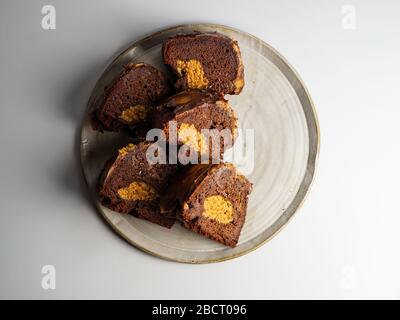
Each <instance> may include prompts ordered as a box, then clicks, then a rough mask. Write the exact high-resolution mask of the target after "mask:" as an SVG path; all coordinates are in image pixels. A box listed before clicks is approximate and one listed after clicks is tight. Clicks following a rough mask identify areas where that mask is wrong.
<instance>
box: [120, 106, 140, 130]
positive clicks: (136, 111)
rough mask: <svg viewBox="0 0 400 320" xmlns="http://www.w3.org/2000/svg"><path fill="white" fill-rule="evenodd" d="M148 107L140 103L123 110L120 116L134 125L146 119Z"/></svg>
mask: <svg viewBox="0 0 400 320" xmlns="http://www.w3.org/2000/svg"><path fill="white" fill-rule="evenodd" d="M146 115H147V108H146V106H145V105H142V104H138V105H136V106H133V107H129V108H128V109H126V110H124V111H122V114H121V115H120V118H121V119H122V120H124V121H125V122H126V123H128V124H130V125H133V124H136V123H138V122H140V121H143V120H145V119H146Z"/></svg>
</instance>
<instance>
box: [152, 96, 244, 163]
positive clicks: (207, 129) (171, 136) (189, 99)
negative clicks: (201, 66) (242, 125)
mask: <svg viewBox="0 0 400 320" xmlns="http://www.w3.org/2000/svg"><path fill="white" fill-rule="evenodd" d="M150 119H151V120H150V123H151V126H152V127H153V128H159V129H162V130H163V133H164V135H165V137H166V139H167V142H168V143H169V144H171V145H179V146H182V145H185V146H186V147H187V149H188V150H189V149H190V150H191V151H193V155H194V154H196V155H197V156H198V157H196V155H195V158H197V159H201V158H202V157H203V158H204V159H206V160H208V159H221V158H222V156H223V153H224V151H225V150H227V149H228V148H230V147H232V146H233V144H234V141H235V138H236V136H237V117H236V115H235V112H234V111H233V109H232V108H231V107H230V106H229V104H228V102H227V101H226V100H224V99H223V98H222V97H221V96H219V95H215V94H212V93H208V92H201V91H187V92H181V93H178V94H176V95H174V96H172V97H170V98H168V99H167V100H166V101H164V103H162V104H161V105H159V106H157V107H156V108H155V109H154V112H153V113H152V114H151V116H150ZM193 159H194V158H193ZM192 163H193V162H192Z"/></svg>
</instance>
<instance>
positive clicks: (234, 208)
mask: <svg viewBox="0 0 400 320" xmlns="http://www.w3.org/2000/svg"><path fill="white" fill-rule="evenodd" d="M177 181H180V182H179V185H174V186H172V187H171V188H169V193H168V194H167V195H165V196H164V197H163V198H162V199H161V202H160V207H161V213H162V214H164V215H166V216H172V215H173V214H176V215H177V217H178V219H179V220H181V221H182V224H183V226H184V227H186V228H187V229H190V230H192V231H194V232H197V233H199V234H202V235H203V236H206V237H207V238H210V239H212V240H215V241H218V242H220V243H222V244H224V245H227V246H230V247H235V246H236V245H237V243H238V240H239V236H240V232H241V230H242V227H243V224H244V222H245V219H246V211H247V202H248V196H249V194H250V192H251V189H252V184H251V183H250V182H249V181H248V180H247V178H246V177H244V176H243V175H241V174H239V173H238V172H237V171H236V169H235V167H234V166H233V165H232V164H228V163H221V164H214V165H194V166H191V167H189V168H187V169H186V170H185V171H184V172H182V174H181V176H180V178H179V179H177Z"/></svg>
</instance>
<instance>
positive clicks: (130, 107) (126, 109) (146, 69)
mask: <svg viewBox="0 0 400 320" xmlns="http://www.w3.org/2000/svg"><path fill="white" fill-rule="evenodd" d="M170 92H171V87H170V85H169V81H168V79H167V76H166V75H165V74H164V73H162V72H161V71H160V70H158V69H156V68H154V67H152V66H151V65H148V64H144V63H137V64H129V65H127V66H125V69H124V71H123V72H122V73H121V75H120V77H119V79H118V80H117V81H116V82H115V83H114V84H113V85H112V86H111V87H110V88H109V89H108V90H106V93H105V98H104V101H103V103H102V104H101V105H100V107H99V108H98V109H97V110H94V111H93V112H92V127H93V129H95V130H98V131H102V132H103V131H120V130H121V129H123V128H124V129H129V130H133V131H134V130H139V129H141V126H143V124H144V123H145V120H146V118H147V113H148V111H149V110H150V109H151V107H152V106H153V105H154V104H156V103H157V102H159V101H160V100H162V99H164V98H165V97H166V96H167V95H168V94H169V93H170ZM141 131H143V130H141Z"/></svg>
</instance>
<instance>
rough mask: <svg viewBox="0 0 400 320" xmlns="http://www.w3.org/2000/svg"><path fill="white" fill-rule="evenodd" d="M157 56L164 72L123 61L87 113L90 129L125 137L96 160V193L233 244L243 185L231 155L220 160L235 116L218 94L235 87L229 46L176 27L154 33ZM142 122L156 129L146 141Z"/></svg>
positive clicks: (240, 79)
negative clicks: (159, 39) (165, 34)
mask: <svg viewBox="0 0 400 320" xmlns="http://www.w3.org/2000/svg"><path fill="white" fill-rule="evenodd" d="M162 55H163V59H164V63H165V65H166V66H167V70H168V71H169V72H168V73H164V72H162V71H160V70H158V69H156V68H155V67H153V66H151V65H148V64H145V63H136V64H129V65H127V66H125V68H124V70H123V72H122V73H121V74H120V76H119V78H118V79H117V80H116V81H115V82H114V83H113V84H112V86H110V87H109V88H107V89H106V91H105V97H104V100H103V102H102V103H101V105H100V106H99V107H98V108H96V110H93V111H92V112H91V123H92V127H93V129H94V130H98V131H100V132H105V131H113V132H121V133H124V134H128V135H129V136H130V137H131V138H132V143H131V144H129V145H127V146H125V147H124V148H121V149H119V150H116V154H115V155H113V156H112V158H111V159H110V160H109V161H108V162H107V163H106V164H105V167H104V170H103V172H102V174H101V178H100V185H99V198H100V201H101V203H102V204H103V205H104V206H106V207H108V208H109V209H111V210H114V211H116V212H120V213H124V214H132V215H134V216H136V217H138V218H142V219H146V220H148V221H150V222H153V223H156V224H158V225H160V226H163V227H167V228H171V227H172V226H173V224H174V223H175V222H176V221H179V222H180V223H181V224H182V225H183V226H184V227H185V228H187V229H189V230H192V231H194V232H197V233H199V234H201V235H203V236H205V237H207V238H210V239H212V240H215V241H218V242H220V243H222V244H224V245H226V246H229V247H235V246H236V245H237V243H238V241H239V237H240V232H241V230H242V227H243V224H244V222H245V218H246V211H247V202H248V197H249V194H250V192H251V189H252V184H251V183H250V182H249V181H248V179H247V178H246V177H245V176H243V175H241V174H240V173H239V172H238V171H237V169H236V168H235V166H234V165H233V164H230V163H225V162H223V161H222V159H223V155H224V152H225V151H226V150H227V149H229V148H231V147H232V146H233V144H234V143H235V139H236V137H237V121H238V119H237V117H236V115H235V112H234V110H233V109H232V108H231V106H230V105H229V103H228V101H227V100H226V99H225V95H227V94H229V95H237V94H239V93H240V92H241V91H242V89H243V86H244V70H243V63H242V59H241V54H240V49H239V46H238V44H237V42H236V41H234V40H232V39H231V38H229V37H226V36H224V35H221V34H217V33H193V34H179V35H176V36H173V37H171V38H169V39H167V40H166V41H165V42H164V44H163V48H162ZM152 129H158V130H157V132H158V134H159V136H158V140H157V141H156V142H154V141H148V140H146V133H148V132H149V130H152ZM206 133H207V136H206ZM214 135H215V137H216V139H213V137H214ZM160 137H162V140H163V141H164V142H165V144H164V147H163V148H162V144H161V142H162V141H161V140H160V139H161V138H160ZM165 145H166V146H168V147H167V148H165ZM171 146H173V147H175V148H171ZM155 147H156V148H155ZM171 150H176V152H175V158H174V157H172V154H171V153H172V152H173V151H171ZM149 155H153V156H154V155H155V156H157V157H158V159H159V158H163V159H164V160H165V161H164V162H162V161H158V162H154V161H153V160H152V161H150V160H149ZM161 155H164V157H159V156H161ZM171 159H176V160H177V161H171Z"/></svg>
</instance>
